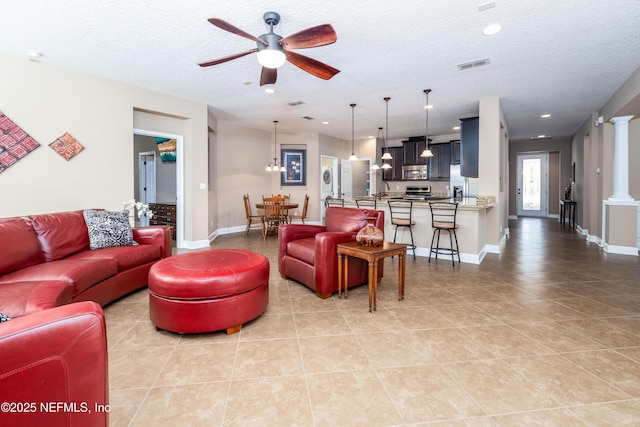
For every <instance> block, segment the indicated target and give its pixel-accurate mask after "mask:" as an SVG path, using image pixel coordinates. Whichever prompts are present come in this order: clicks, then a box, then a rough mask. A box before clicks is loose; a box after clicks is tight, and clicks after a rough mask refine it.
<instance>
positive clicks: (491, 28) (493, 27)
mask: <svg viewBox="0 0 640 427" xmlns="http://www.w3.org/2000/svg"><path fill="white" fill-rule="evenodd" d="M500 31H502V25H500V24H490V25H487V26H486V27H484V30H482V35H485V36H492V35H494V34H498V33H499V32H500Z"/></svg>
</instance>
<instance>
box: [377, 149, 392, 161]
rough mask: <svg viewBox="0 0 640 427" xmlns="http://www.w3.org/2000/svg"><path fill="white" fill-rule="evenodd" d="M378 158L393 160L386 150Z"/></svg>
mask: <svg viewBox="0 0 640 427" xmlns="http://www.w3.org/2000/svg"><path fill="white" fill-rule="evenodd" d="M380 158H381V159H382V160H393V156H392V155H391V153H390V152H388V151H385V152H384V154H383V155H382V157H380Z"/></svg>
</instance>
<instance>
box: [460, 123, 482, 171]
mask: <svg viewBox="0 0 640 427" xmlns="http://www.w3.org/2000/svg"><path fill="white" fill-rule="evenodd" d="M460 122H461V124H460V174H461V175H462V176H466V177H470V178H477V177H478V153H479V150H478V149H479V137H480V118H479V117H469V118H467V119H460Z"/></svg>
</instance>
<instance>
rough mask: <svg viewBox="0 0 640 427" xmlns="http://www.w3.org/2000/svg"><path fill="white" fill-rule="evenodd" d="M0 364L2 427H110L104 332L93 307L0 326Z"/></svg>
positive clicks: (54, 311)
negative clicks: (38, 426) (3, 426)
mask: <svg viewBox="0 0 640 427" xmlns="http://www.w3.org/2000/svg"><path fill="white" fill-rule="evenodd" d="M0 361H2V362H1V363H0V403H2V405H3V406H2V412H0V424H1V425H8V426H9V425H10V426H35V425H43V426H44V425H46V426H107V425H108V424H109V420H108V409H109V407H108V403H109V381H108V366H107V336H106V327H105V320H104V315H103V313H102V309H101V308H100V306H99V305H98V304H96V303H95V302H89V301H87V302H79V303H73V304H68V305H64V306H61V307H55V308H51V309H48V310H43V311H39V312H37V313H33V314H29V315H26V316H22V317H18V318H14V319H12V320H10V321H8V322H4V323H0ZM5 402H6V403H5Z"/></svg>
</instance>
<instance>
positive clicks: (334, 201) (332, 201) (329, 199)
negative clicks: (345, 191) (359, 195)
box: [324, 196, 344, 208]
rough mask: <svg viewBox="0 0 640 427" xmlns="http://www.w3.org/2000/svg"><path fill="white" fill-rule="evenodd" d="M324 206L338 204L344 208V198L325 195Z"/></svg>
mask: <svg viewBox="0 0 640 427" xmlns="http://www.w3.org/2000/svg"><path fill="white" fill-rule="evenodd" d="M324 206H325V207H327V208H328V207H329V206H340V207H341V208H344V199H336V198H335V197H331V196H327V198H326V199H324Z"/></svg>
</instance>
